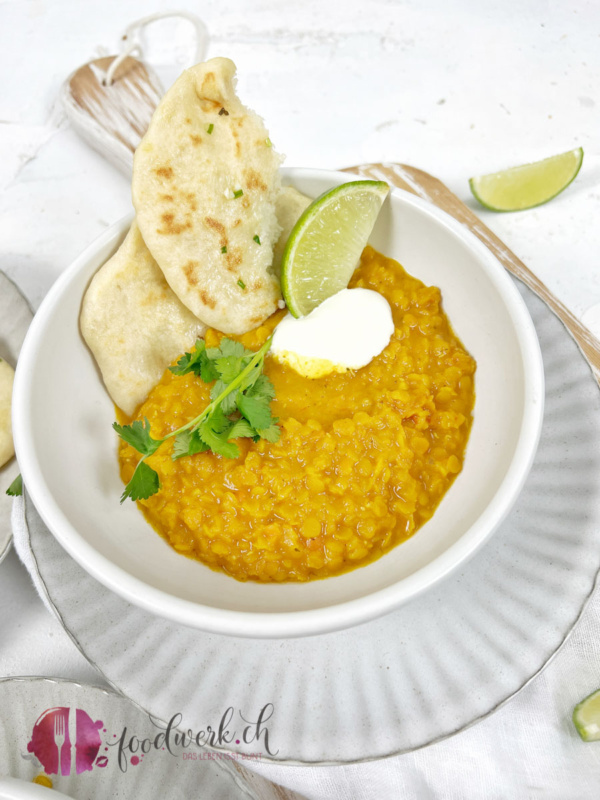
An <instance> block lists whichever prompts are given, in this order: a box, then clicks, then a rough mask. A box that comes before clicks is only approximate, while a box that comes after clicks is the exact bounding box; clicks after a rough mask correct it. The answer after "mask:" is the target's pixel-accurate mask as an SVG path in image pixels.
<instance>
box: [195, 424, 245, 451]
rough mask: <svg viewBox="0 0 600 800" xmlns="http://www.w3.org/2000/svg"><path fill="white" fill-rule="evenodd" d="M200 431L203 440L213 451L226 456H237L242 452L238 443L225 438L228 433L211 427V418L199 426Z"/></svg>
mask: <svg viewBox="0 0 600 800" xmlns="http://www.w3.org/2000/svg"><path fill="white" fill-rule="evenodd" d="M198 433H199V435H200V437H201V439H202V441H203V442H205V443H206V444H207V445H208V446H209V447H210V449H211V450H212V451H213V453H218V454H219V455H220V456H224V457H225V458H237V457H238V456H239V454H240V449H239V447H238V446H237V444H234V443H233V442H228V441H227V439H225V438H224V435H225V436H226V435H227V434H218V433H215V431H214V430H213V429H212V428H211V425H210V420H207V421H206V422H203V423H202V425H200V427H199V428H198Z"/></svg>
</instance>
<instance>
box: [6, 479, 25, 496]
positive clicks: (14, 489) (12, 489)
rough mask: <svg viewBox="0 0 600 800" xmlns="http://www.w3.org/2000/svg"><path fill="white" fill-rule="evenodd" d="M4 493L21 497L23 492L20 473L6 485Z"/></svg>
mask: <svg viewBox="0 0 600 800" xmlns="http://www.w3.org/2000/svg"><path fill="white" fill-rule="evenodd" d="M6 494H7V495H8V496H9V497H21V495H22V494H23V478H22V477H21V476H20V475H17V477H16V478H15V479H14V481H13V482H12V483H11V485H10V486H9V487H8V489H7V490H6Z"/></svg>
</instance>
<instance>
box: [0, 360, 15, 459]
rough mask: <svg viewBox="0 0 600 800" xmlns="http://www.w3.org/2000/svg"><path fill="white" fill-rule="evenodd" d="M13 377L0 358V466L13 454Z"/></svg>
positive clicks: (10, 369)
mask: <svg viewBox="0 0 600 800" xmlns="http://www.w3.org/2000/svg"><path fill="white" fill-rule="evenodd" d="M14 377H15V371H14V369H13V368H12V367H11V365H10V364H9V363H8V362H7V361H4V359H2V358H0V467H3V466H4V465H5V464H6V462H7V461H9V460H10V459H11V458H12V457H13V456H14V454H15V446H14V444H13V437H12V423H11V420H10V411H11V405H12V403H11V401H12V390H13V380H14Z"/></svg>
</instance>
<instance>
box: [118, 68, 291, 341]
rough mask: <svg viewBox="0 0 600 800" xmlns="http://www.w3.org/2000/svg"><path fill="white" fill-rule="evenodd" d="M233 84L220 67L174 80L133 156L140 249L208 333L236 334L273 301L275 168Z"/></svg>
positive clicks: (276, 291)
mask: <svg viewBox="0 0 600 800" xmlns="http://www.w3.org/2000/svg"><path fill="white" fill-rule="evenodd" d="M234 83H235V65H234V64H233V62H232V61H230V60H229V59H227V58H213V59H211V60H210V61H207V62H205V63H203V64H198V65H196V66H195V67H192V68H191V69H188V70H186V72H184V73H183V75H181V77H180V78H179V79H178V80H177V81H176V82H175V83H174V85H173V86H172V87H171V89H170V90H169V91H168V92H167V93H166V95H165V96H164V98H163V100H162V101H161V103H160V105H159V107H158V109H157V110H156V112H155V114H154V117H153V118H152V122H151V124H150V127H149V129H148V132H147V133H146V135H145V136H144V138H143V139H142V141H141V143H140V145H139V147H138V149H137V151H136V154H135V159H134V168H133V185H132V190H133V203H134V206H135V209H136V212H137V219H138V224H139V226H140V230H141V232H142V236H143V238H144V241H145V242H146V244H147V246H148V248H149V250H150V252H151V253H152V255H153V256H154V258H155V259H156V261H157V263H158V265H159V266H160V268H161V270H162V271H163V273H164V275H165V277H166V279H167V281H168V282H169V285H170V286H171V288H172V289H173V291H174V292H175V294H176V295H177V296H178V297H179V299H180V300H181V301H182V303H184V304H185V305H186V306H187V307H188V308H189V309H190V310H191V311H192V312H193V313H194V314H195V315H196V316H198V317H199V318H200V319H202V320H204V321H205V322H206V323H207V324H208V325H210V326H212V327H215V328H217V329H219V330H220V331H223V332H224V333H235V334H240V333H244V332H245V331H248V330H250V329H252V328H255V327H256V326H257V325H259V324H260V323H261V322H263V321H264V320H265V319H266V318H267V317H268V316H270V314H272V313H273V312H274V311H275V310H276V309H277V307H278V304H279V302H280V300H281V292H280V288H279V281H278V280H277V277H276V275H275V274H274V271H273V247H274V245H275V242H276V241H277V239H278V237H279V233H280V231H281V228H280V226H279V224H278V222H277V216H276V201H277V196H278V194H279V191H280V179H279V173H278V169H279V165H280V163H281V160H282V159H281V156H279V155H278V154H277V153H276V152H275V150H274V149H273V147H272V146H271V142H270V140H269V134H268V131H267V129H266V128H265V126H264V123H263V121H262V119H261V118H260V117H258V116H257V115H256V114H254V113H253V112H251V111H249V110H248V109H247V108H245V107H244V106H243V105H242V104H241V102H240V101H239V99H238V97H237V96H236V94H235V90H234Z"/></svg>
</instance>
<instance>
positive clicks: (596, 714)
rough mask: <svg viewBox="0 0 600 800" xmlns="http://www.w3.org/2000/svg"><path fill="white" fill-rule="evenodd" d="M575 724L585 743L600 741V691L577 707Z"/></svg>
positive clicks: (574, 717) (574, 713)
mask: <svg viewBox="0 0 600 800" xmlns="http://www.w3.org/2000/svg"><path fill="white" fill-rule="evenodd" d="M573 722H574V723H575V727H576V728H577V733H578V734H579V735H580V736H581V738H582V739H583V741H584V742H597V741H598V740H599V739H600V689H598V691H597V692H594V693H593V694H591V695H590V696H589V697H586V698H585V700H582V701H581V703H578V704H577V705H576V706H575V708H574V709H573Z"/></svg>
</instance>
